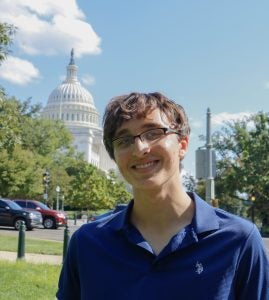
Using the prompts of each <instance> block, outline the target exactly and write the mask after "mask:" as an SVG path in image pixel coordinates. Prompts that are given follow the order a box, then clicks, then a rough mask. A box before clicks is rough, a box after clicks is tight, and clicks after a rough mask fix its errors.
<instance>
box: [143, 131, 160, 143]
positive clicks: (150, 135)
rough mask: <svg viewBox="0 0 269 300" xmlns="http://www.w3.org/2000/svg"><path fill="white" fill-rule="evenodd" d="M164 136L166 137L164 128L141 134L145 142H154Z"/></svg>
mask: <svg viewBox="0 0 269 300" xmlns="http://www.w3.org/2000/svg"><path fill="white" fill-rule="evenodd" d="M163 135H164V130H163V128H155V129H151V130H148V131H146V132H144V133H143V134H141V139H142V140H143V141H147V142H152V141H155V140H157V139H159V138H161V137H162V136H163Z"/></svg>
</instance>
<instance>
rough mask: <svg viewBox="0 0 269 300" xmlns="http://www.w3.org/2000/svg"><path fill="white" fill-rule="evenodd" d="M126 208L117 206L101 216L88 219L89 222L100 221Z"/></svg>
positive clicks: (125, 205) (121, 205) (123, 205)
mask: <svg viewBox="0 0 269 300" xmlns="http://www.w3.org/2000/svg"><path fill="white" fill-rule="evenodd" d="M126 207H127V204H117V205H116V207H115V208H114V209H112V210H109V211H107V212H105V213H103V214H101V215H96V216H92V217H91V218H90V221H96V220H100V219H104V218H106V217H108V216H110V215H113V214H115V213H117V212H119V211H121V210H123V209H125V208H126Z"/></svg>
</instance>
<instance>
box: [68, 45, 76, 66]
mask: <svg viewBox="0 0 269 300" xmlns="http://www.w3.org/2000/svg"><path fill="white" fill-rule="evenodd" d="M74 64H75V60H74V48H72V50H71V58H70V63H69V65H74Z"/></svg>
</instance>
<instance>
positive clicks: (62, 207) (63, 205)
mask: <svg viewBox="0 0 269 300" xmlns="http://www.w3.org/2000/svg"><path fill="white" fill-rule="evenodd" d="M62 211H64V195H62Z"/></svg>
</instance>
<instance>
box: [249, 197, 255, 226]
mask: <svg viewBox="0 0 269 300" xmlns="http://www.w3.org/2000/svg"><path fill="white" fill-rule="evenodd" d="M250 200H251V202H252V205H251V221H252V223H255V212H254V203H255V201H256V196H255V194H252V195H251V197H250Z"/></svg>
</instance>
